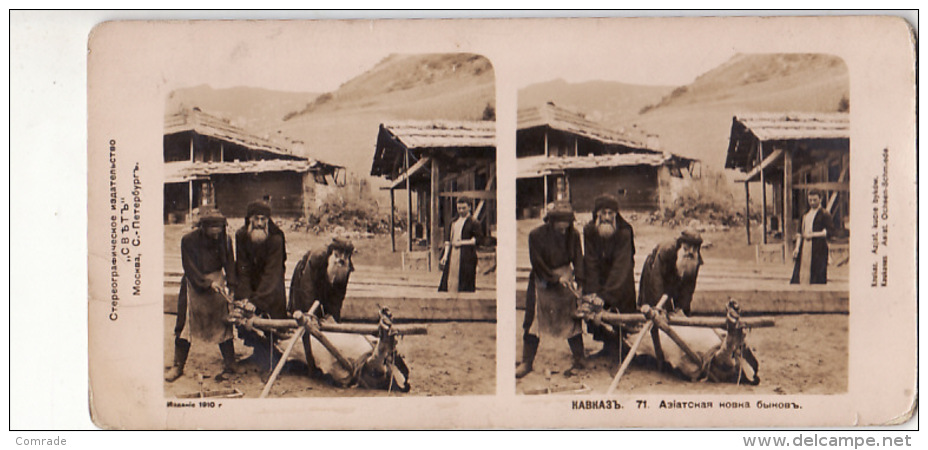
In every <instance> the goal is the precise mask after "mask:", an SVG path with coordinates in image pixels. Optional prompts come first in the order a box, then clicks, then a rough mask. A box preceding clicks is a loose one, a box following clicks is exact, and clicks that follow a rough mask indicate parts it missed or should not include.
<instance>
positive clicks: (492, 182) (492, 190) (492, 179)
mask: <svg viewBox="0 0 928 450" xmlns="http://www.w3.org/2000/svg"><path fill="white" fill-rule="evenodd" d="M489 175H490V176H489V177H488V178H489V179H488V180H487V186H486V188H484V191H483V193H484V194H487V195H492V197H486V198H482V199H481V200H480V203H478V204H477V208H476V209H474V219H476V220H477V221H480V215H481V214H483V210H484V208H485V206H486V202H487V200H490V199H493V200H495V199H496V164H491V165H490V173H489ZM475 192H480V191H475ZM487 225H489V222H488V223H487Z"/></svg>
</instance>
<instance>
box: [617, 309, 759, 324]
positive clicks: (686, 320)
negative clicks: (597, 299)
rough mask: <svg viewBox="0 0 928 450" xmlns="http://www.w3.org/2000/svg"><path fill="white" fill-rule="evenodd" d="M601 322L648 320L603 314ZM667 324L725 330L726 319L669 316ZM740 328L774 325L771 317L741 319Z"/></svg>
mask: <svg viewBox="0 0 928 450" xmlns="http://www.w3.org/2000/svg"><path fill="white" fill-rule="evenodd" d="M600 318H601V319H602V321H603V322H606V323H608V324H612V325H634V324H641V323H645V322H647V321H648V318H647V317H645V316H644V314H641V313H611V312H604V313H602V315H601V316H600ZM667 323H668V324H670V325H673V326H684V327H701V328H725V325H726V324H727V319H725V318H724V317H686V316H683V317H679V316H671V317H668V318H667ZM738 323H739V324H740V326H741V327H742V328H766V327H772V326H775V325H776V322H775V320H774V319H773V318H771V317H742V318H741V319H739V320H738Z"/></svg>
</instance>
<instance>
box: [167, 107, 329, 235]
mask: <svg viewBox="0 0 928 450" xmlns="http://www.w3.org/2000/svg"><path fill="white" fill-rule="evenodd" d="M345 177H346V171H345V168H344V167H342V166H337V165H333V164H327V163H324V162H321V161H317V160H315V159H312V158H306V157H303V156H299V155H296V154H294V152H293V149H292V146H291V145H289V143H281V142H272V141H270V140H268V139H264V138H261V137H258V136H254V135H252V134H250V133H248V132H246V131H245V130H242V129H241V128H238V127H235V126H233V125H231V124H230V123H229V122H228V121H226V120H223V119H221V118H218V117H215V116H212V115H209V114H206V113H204V112H202V111H200V110H199V108H193V109H191V110H184V111H182V112H180V113H178V114H173V115H170V116H168V117H166V118H165V128H164V222H165V223H179V222H185V221H187V220H188V219H189V217H191V214H192V213H193V210H194V209H196V208H198V207H200V206H203V205H206V204H212V205H214V206H216V207H217V208H219V210H220V211H222V213H223V214H225V215H226V216H229V217H244V216H245V210H246V209H247V206H248V203H250V202H251V201H253V200H256V199H262V198H263V199H265V200H267V201H269V202H270V203H271V205H272V207H273V210H274V215H275V216H279V217H288V218H299V217H305V216H306V215H307V214H308V212H310V211H311V210H313V209H315V208H316V200H317V199H319V198H322V197H323V196H324V195H326V194H327V191H330V190H333V189H334V188H335V187H336V186H341V185H343V184H344V183H345Z"/></svg>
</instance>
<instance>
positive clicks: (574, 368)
mask: <svg viewBox="0 0 928 450" xmlns="http://www.w3.org/2000/svg"><path fill="white" fill-rule="evenodd" d="M567 345H569V346H570V355H571V365H570V368H569V369H567V370H565V371H564V376H565V377H572V376H574V375H576V374H577V373H578V372H579V371H581V370H583V369H585V368H586V362H585V360H586V354H584V350H583V335H582V334H578V335H576V336H574V337H572V338H569V339H567Z"/></svg>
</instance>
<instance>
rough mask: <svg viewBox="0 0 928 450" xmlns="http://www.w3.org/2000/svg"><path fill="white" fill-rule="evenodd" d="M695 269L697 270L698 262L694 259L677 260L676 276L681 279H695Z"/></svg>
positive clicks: (682, 258)
mask: <svg viewBox="0 0 928 450" xmlns="http://www.w3.org/2000/svg"><path fill="white" fill-rule="evenodd" d="M697 269H699V261H697V260H696V258H690V257H680V258H677V275H679V276H680V278H681V279H692V278H695V277H696V270H697Z"/></svg>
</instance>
